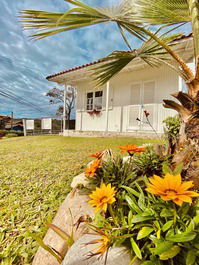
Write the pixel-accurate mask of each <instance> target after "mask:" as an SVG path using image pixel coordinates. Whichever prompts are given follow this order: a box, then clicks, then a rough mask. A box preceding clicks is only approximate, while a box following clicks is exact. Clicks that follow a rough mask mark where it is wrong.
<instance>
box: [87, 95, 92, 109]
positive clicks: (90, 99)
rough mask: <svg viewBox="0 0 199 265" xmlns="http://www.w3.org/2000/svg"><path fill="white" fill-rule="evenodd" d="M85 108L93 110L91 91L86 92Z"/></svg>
mask: <svg viewBox="0 0 199 265" xmlns="http://www.w3.org/2000/svg"><path fill="white" fill-rule="evenodd" d="M86 110H93V92H89V93H87V101H86Z"/></svg>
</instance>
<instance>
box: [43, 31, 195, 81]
mask: <svg viewBox="0 0 199 265" xmlns="http://www.w3.org/2000/svg"><path fill="white" fill-rule="evenodd" d="M190 37H192V33H190V34H188V35H182V36H180V37H178V38H176V39H175V40H174V41H181V40H184V39H189V38H190ZM127 52H128V51H127ZM103 61H104V60H103V58H101V59H99V60H96V61H93V62H90V63H87V64H83V65H80V66H77V67H73V68H70V69H67V70H64V71H62V72H58V73H55V74H52V75H49V76H47V77H46V79H47V80H49V79H51V78H53V77H56V76H59V75H62V74H66V73H69V72H74V71H77V70H80V69H83V68H86V67H88V66H92V65H95V64H99V63H102V62H103Z"/></svg>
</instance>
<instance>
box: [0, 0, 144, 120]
mask: <svg viewBox="0 0 199 265" xmlns="http://www.w3.org/2000/svg"><path fill="white" fill-rule="evenodd" d="M115 1H117V0H109V3H110V2H115ZM86 2H87V3H95V4H99V3H100V4H104V3H107V1H105V0H95V1H94V2H93V1H92V0H87V1H86ZM68 8H69V6H68V4H67V3H66V2H64V0H1V8H0V35H1V39H0V114H2V113H3V114H10V112H11V111H13V112H14V116H15V117H25V118H28V117H35V118H36V117H46V116H53V115H54V114H55V109H56V107H55V106H52V105H49V104H48V99H47V97H46V96H45V93H46V92H47V91H48V90H49V89H50V88H52V87H54V86H56V84H54V83H51V82H49V81H47V80H45V77H46V76H47V75H50V74H53V73H56V72H59V71H63V70H66V69H68V68H71V67H74V66H78V65H81V64H84V63H88V62H90V61H93V60H96V59H99V58H101V57H103V56H105V55H107V54H108V53H110V52H112V51H113V50H119V49H126V45H125V44H124V42H123V40H122V38H121V36H120V34H119V32H118V30H117V29H116V26H115V25H114V24H108V23H107V24H103V25H97V26H92V27H89V28H86V29H81V30H76V31H71V32H66V33H62V34H60V35H56V36H52V37H49V38H46V39H43V40H39V41H32V40H30V39H29V37H28V36H29V35H30V32H28V31H24V30H23V28H22V25H21V23H20V22H19V18H18V15H19V11H20V10H23V9H37V10H45V11H54V12H64V11H66V10H68ZM133 45H134V47H138V46H139V41H138V40H134V42H133ZM1 91H4V92H6V93H8V94H9V95H12V94H11V93H14V95H17V96H18V97H21V98H23V99H24V100H26V101H29V102H30V103H31V104H34V105H36V106H38V108H39V110H40V111H42V113H41V112H40V111H38V110H36V109H34V108H32V107H31V106H30V104H29V106H25V105H21V104H19V103H17V102H13V101H11V100H8V99H6V98H5V97H2V96H1Z"/></svg>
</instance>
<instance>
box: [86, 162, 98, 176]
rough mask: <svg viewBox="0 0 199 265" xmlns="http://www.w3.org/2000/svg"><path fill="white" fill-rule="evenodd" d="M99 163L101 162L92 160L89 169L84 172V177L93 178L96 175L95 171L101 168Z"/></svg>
mask: <svg viewBox="0 0 199 265" xmlns="http://www.w3.org/2000/svg"><path fill="white" fill-rule="evenodd" d="M100 163H101V160H99V159H97V160H94V161H93V162H92V163H91V164H90V166H89V167H87V168H86V170H85V175H86V177H93V176H94V175H95V173H96V170H97V169H98V168H101V167H102V166H101V165H100Z"/></svg>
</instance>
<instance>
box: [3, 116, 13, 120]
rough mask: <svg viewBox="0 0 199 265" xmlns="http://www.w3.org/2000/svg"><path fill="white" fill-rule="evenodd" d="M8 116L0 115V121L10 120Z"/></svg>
mask: <svg viewBox="0 0 199 265" xmlns="http://www.w3.org/2000/svg"><path fill="white" fill-rule="evenodd" d="M10 119H11V118H10V117H9V116H4V115H0V120H10Z"/></svg>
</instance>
